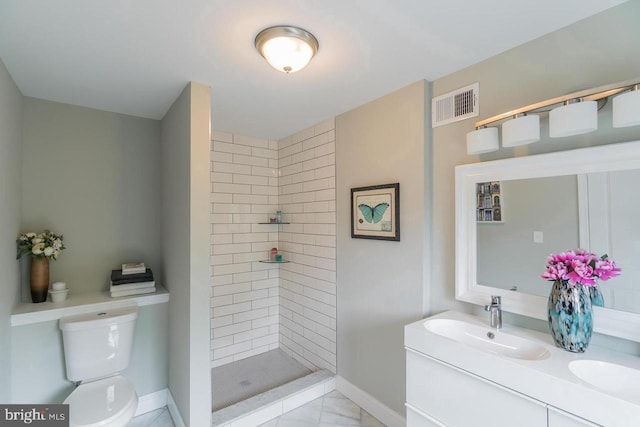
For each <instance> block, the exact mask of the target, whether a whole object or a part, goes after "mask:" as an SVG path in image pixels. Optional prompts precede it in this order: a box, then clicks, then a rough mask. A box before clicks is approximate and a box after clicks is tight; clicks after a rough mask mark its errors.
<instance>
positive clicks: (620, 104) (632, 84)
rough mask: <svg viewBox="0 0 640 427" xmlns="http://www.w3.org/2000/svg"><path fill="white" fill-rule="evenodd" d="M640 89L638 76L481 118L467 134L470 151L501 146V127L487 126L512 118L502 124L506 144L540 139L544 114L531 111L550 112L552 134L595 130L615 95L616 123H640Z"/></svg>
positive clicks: (477, 151)
mask: <svg viewBox="0 0 640 427" xmlns="http://www.w3.org/2000/svg"><path fill="white" fill-rule="evenodd" d="M639 89H640V78H636V79H633V80H627V81H624V82H618V83H612V84H609V85H605V86H599V87H596V88H592V89H586V90H582V91H579V92H574V93H570V94H568V95H564V96H559V97H556V98H550V99H547V100H545V101H540V102H537V103H535V104H531V105H527V106H526V107H521V108H518V109H516V110H512V111H508V112H506V113H502V114H498V115H496V116H493V117H489V118H488V119H484V120H480V121H478V122H476V124H475V130H473V131H471V132H469V133H468V134H467V153H468V154H481V153H488V152H489V151H494V150H497V149H498V142H497V138H498V131H497V128H495V127H493V128H492V127H489V128H488V127H487V126H488V125H492V124H494V125H495V124H496V123H497V122H500V121H503V120H506V119H509V118H512V119H513V120H509V121H507V122H505V123H504V124H503V125H502V138H503V141H502V146H503V147H515V146H517V145H524V144H530V143H532V142H536V141H538V140H539V139H540V117H539V116H537V115H527V114H528V113H546V112H548V113H549V136H550V137H552V138H559V137H564V136H571V135H578V134H583V133H587V132H593V131H594V130H596V129H598V109H599V108H602V106H603V105H604V104H605V103H606V102H607V100H608V98H609V97H612V96H614V98H613V127H616V128H617V127H625V126H636V125H640V90H639ZM625 92H626V93H625ZM615 95H618V96H615ZM596 101H599V102H596ZM489 129H494V130H493V131H489ZM494 139H495V141H494Z"/></svg>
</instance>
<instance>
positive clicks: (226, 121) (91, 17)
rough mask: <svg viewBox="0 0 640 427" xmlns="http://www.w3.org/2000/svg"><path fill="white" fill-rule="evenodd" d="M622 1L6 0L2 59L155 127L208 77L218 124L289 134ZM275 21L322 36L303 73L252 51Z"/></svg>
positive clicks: (41, 94)
mask: <svg viewBox="0 0 640 427" xmlns="http://www.w3.org/2000/svg"><path fill="white" fill-rule="evenodd" d="M624 1H625V0H536V1H531V0H482V1H479V0H268V1H267V0H182V1H180V0H111V1H108V0H107V1H105V0H56V1H42V0H2V1H1V2H0V57H1V58H2V59H3V61H4V62H5V65H6V66H7V68H8V70H9V72H10V73H11V75H12V77H13V78H14V80H15V82H16V84H17V85H18V87H19V88H20V90H21V91H22V93H23V94H24V95H26V96H32V97H36V98H43V99H48V100H53V101H58V102H64V103H69V104H75V105H81V106H86V107H92V108H98V109H102V110H107V111H115V112H119V113H124V114H131V115H135V116H141V117H148V118H154V119H160V118H162V117H163V116H164V114H165V113H166V111H167V110H168V108H169V106H170V105H171V103H172V102H173V100H174V99H175V98H176V97H177V96H178V94H179V93H180V91H181V90H182V89H183V88H184V86H185V85H186V83H187V82H189V81H191V80H193V81H197V82H201V83H205V84H207V85H210V86H211V90H212V115H213V126H214V128H216V129H219V130H225V131H229V132H235V133H241V134H245V135H252V136H258V137H263V138H281V137H283V136H287V135H290V134H292V133H294V132H296V131H299V130H301V129H304V128H306V127H308V126H311V125H313V124H315V123H317V122H319V121H321V120H323V119H325V118H327V117H331V116H335V115H337V114H340V113H342V112H344V111H347V110H349V109H352V108H354V107H356V106H358V105H361V104H364V103H366V102H368V101H371V100H373V99H375V98H377V97H380V96H382V95H384V94H387V93H389V92H392V91H394V90H396V89H398V88H400V87H402V86H405V85H407V84H409V83H412V82H415V81H417V80H420V79H427V80H435V79H437V78H439V77H442V76H445V75H447V74H450V73H452V72H454V71H457V70H460V69H462V68H464V67H466V66H469V65H471V64H474V63H476V62H479V61H481V60H483V59H486V58H489V57H491V56H493V55H496V54H498V53H500V52H503V51H505V50H507V49H510V48H512V47H515V46H517V45H520V44H522V43H524V42H527V41H529V40H532V39H534V38H537V37H539V36H541V35H544V34H547V33H549V32H551V31H554V30H556V29H558V28H561V27H564V26H567V25H569V24H571V23H573V22H576V21H578V20H580V19H583V18H585V17H588V16H590V15H593V14H596V13H598V12H600V11H602V10H605V9H607V8H609V7H612V6H615V5H618V4H620V3H623V2H624ZM278 24H292V25H296V26H299V27H302V28H305V29H307V30H308V31H311V32H312V33H313V34H314V35H315V36H316V37H317V38H318V40H319V42H320V50H319V52H318V54H317V56H316V57H315V58H314V59H313V60H312V62H311V63H310V65H309V66H308V67H307V68H305V69H303V70H302V71H299V72H298V73H295V74H291V75H285V74H283V73H280V72H278V71H275V70H273V69H272V68H271V67H270V66H269V65H268V64H267V63H266V61H264V59H263V58H262V57H261V56H260V55H259V54H258V53H257V51H256V50H255V48H254V46H253V39H254V37H255V35H256V34H257V33H258V32H259V31H260V30H261V29H263V28H265V27H268V26H272V25H278ZM470 83H471V82H470Z"/></svg>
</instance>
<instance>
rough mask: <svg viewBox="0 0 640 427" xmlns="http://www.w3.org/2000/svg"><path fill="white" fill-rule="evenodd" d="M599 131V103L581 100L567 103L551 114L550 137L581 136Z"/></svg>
mask: <svg viewBox="0 0 640 427" xmlns="http://www.w3.org/2000/svg"><path fill="white" fill-rule="evenodd" d="M597 129H598V103H597V102H596V101H581V100H579V99H577V100H573V103H571V101H565V105H563V106H562V107H558V108H554V109H553V110H551V111H550V112H549V136H550V137H552V138H559V137H563V136H571V135H579V134H582V133H589V132H593V131H594V130H597Z"/></svg>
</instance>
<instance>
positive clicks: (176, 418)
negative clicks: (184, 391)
mask: <svg viewBox="0 0 640 427" xmlns="http://www.w3.org/2000/svg"><path fill="white" fill-rule="evenodd" d="M167 409H168V410H169V414H170V415H171V418H172V419H173V424H175V426H176V427H187V426H186V425H185V423H184V421H183V420H182V416H181V415H180V411H179V410H178V406H177V405H176V401H175V400H173V396H172V395H171V390H168V389H167Z"/></svg>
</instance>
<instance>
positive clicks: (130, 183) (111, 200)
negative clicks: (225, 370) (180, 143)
mask: <svg viewBox="0 0 640 427" xmlns="http://www.w3.org/2000/svg"><path fill="white" fill-rule="evenodd" d="M3 99H4V97H3ZM3 129H4V126H3ZM159 141H160V123H159V122H158V121H156V120H149V119H142V118H137V117H132V116H126V115H121V114H114V113H108V112H104V111H98V110H93V109H88V108H83V107H75V106H70V105H66V104H59V103H55V102H50V101H44V100H39V99H34V98H25V101H24V123H23V140H22V146H23V158H22V176H21V178H22V225H21V226H20V230H21V231H30V230H43V229H46V228H49V229H51V230H54V231H56V232H58V233H63V234H64V236H65V244H66V245H67V247H68V249H66V250H65V251H64V252H63V253H62V255H61V256H60V258H59V260H58V261H56V262H53V263H52V264H51V279H52V281H55V280H64V281H66V282H67V284H68V286H69V287H70V289H71V292H72V293H82V292H95V291H101V290H106V289H107V287H108V278H109V274H110V270H111V269H113V268H118V265H119V264H120V263H121V262H123V261H126V260H138V259H140V260H143V261H145V262H146V263H147V264H148V265H149V266H151V267H152V268H155V270H154V272H155V273H156V276H157V277H156V278H157V279H158V280H159V282H160V283H162V282H161V276H160V271H159V268H158V267H159V266H160V255H161V253H160V238H159V233H158V230H159V227H160V225H159V224H160V221H159V218H158V215H157V211H158V209H159V203H160V184H159V182H160V179H159V178H160V173H159V170H160V169H159V167H158V161H159V158H160V156H159V152H158V147H159ZM2 159H4V156H3V157H2ZM15 165H17V166H13V167H17V168H19V165H20V159H16V161H15ZM4 170H5V169H4V168H3V171H4ZM9 170H10V169H9ZM18 182H19V181H18ZM16 188H18V189H19V188H20V187H18V186H16ZM3 206H4V204H3ZM16 206H18V209H19V206H20V197H18V198H17V205H16ZM3 218H4V212H3ZM0 228H1V229H2V231H4V230H5V227H0ZM7 228H8V227H7ZM12 234H17V233H16V232H15V231H13V232H12ZM15 238H16V236H11V239H9V240H8V241H9V242H13V240H15ZM5 240H6V239H4V238H3V239H2V241H3V242H4V241H5ZM14 251H15V247H14V246H13V245H11V251H10V252H9V254H10V257H13V254H14ZM3 253H5V252H4V251H3ZM3 261H4V259H3ZM21 265H22V268H23V274H22V282H23V301H30V300H29V293H28V277H29V275H28V271H27V268H28V266H29V261H28V258H26V257H23V258H22V261H21ZM12 266H13V268H14V269H16V268H17V266H18V263H17V262H16V261H15V260H12ZM8 271H11V269H10V268H8ZM12 282H13V289H14V290H15V293H16V294H17V291H18V283H19V280H18V279H17V278H15V279H14V280H12ZM3 301H4V299H3ZM11 306H13V301H11V305H10V307H11ZM9 310H10V308H9ZM2 318H3V321H4V320H5V318H4V316H2ZM6 322H7V323H8V322H9V317H8V315H7V317H6ZM167 324H168V308H167V304H161V305H156V306H148V307H142V308H141V309H140V315H139V317H138V321H137V325H136V337H135V344H134V349H133V355H132V360H131V365H130V367H129V368H128V369H127V370H126V371H125V372H124V375H125V376H127V377H128V378H130V379H131V380H132V381H133V383H134V384H135V386H136V391H137V393H138V395H141V396H142V395H145V394H148V393H151V392H154V391H159V390H162V389H165V388H166V387H167V372H168V357H167V347H168V337H167V335H166V333H165V331H166V330H167ZM11 332H12V338H11V340H9V341H4V342H10V343H11V345H10V346H7V347H8V348H10V349H11V350H10V355H11V358H10V363H9V364H7V366H10V369H11V379H12V381H11V387H8V389H9V390H11V401H13V402H33V403H48V402H62V400H64V398H65V397H66V396H67V395H68V394H69V393H70V392H71V391H72V390H73V385H72V383H70V382H69V381H67V379H66V373H65V368H64V354H63V350H62V336H61V334H60V331H59V330H58V322H57V321H50V322H43V323H38V324H34V325H26V326H19V327H14V328H12V331H11ZM3 349H4V346H3ZM25 355H28V357H25ZM3 366H4V364H3ZM3 384H4V382H3ZM33 384H38V387H37V388H34V387H33ZM2 389H3V390H4V387H2Z"/></svg>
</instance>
